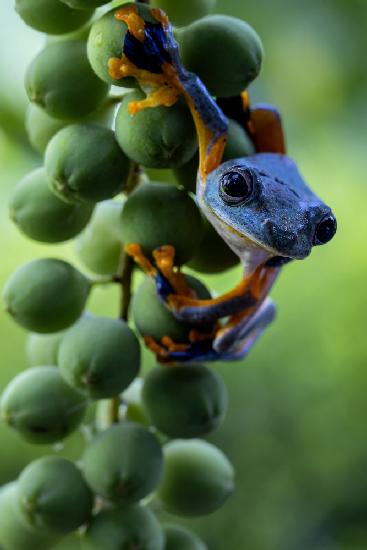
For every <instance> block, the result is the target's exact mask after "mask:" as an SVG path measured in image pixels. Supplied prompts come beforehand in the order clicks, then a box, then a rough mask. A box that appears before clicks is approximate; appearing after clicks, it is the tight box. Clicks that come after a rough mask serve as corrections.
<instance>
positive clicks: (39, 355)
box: [26, 330, 65, 367]
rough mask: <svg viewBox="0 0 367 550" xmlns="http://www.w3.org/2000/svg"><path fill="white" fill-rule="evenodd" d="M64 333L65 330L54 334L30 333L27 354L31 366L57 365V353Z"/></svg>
mask: <svg viewBox="0 0 367 550" xmlns="http://www.w3.org/2000/svg"><path fill="white" fill-rule="evenodd" d="M64 335H65V331H64V330H61V331H60V332H55V333H53V334H37V333H36V332H32V333H31V334H29V336H28V339H27V344H26V355H27V359H28V362H29V364H30V366H31V367H37V366H38V365H57V355H58V352H59V347H60V344H61V340H62V339H63V337H64Z"/></svg>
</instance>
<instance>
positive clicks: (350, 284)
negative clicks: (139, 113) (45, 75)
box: [0, 0, 367, 550]
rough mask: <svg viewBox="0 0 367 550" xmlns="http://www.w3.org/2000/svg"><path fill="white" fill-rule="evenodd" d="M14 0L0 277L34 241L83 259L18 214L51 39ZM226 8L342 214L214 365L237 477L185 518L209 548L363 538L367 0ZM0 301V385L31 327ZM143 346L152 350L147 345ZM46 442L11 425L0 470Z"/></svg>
mask: <svg viewBox="0 0 367 550" xmlns="http://www.w3.org/2000/svg"><path fill="white" fill-rule="evenodd" d="M176 1H181V0H176ZM12 4H13V2H12V1H11V0H4V1H3V2H1V4H0V21H1V28H2V29H1V37H2V40H1V41H2V47H1V49H0V167H1V168H0V169H1V173H0V183H1V185H0V199H1V200H0V210H1V215H0V235H1V250H2V254H1V261H0V278H1V285H2V284H3V282H4V281H5V279H6V278H7V277H8V276H9V274H10V273H11V272H12V271H13V270H14V269H15V268H16V267H17V266H18V265H19V264H20V263H22V262H25V261H26V260H29V259H31V258H34V257H44V256H48V255H52V256H55V257H69V258H70V259H72V260H73V261H76V258H75V254H74V251H73V247H72V245H59V246H54V247H52V248H51V247H48V246H45V245H38V244H35V243H33V242H31V241H28V240H26V239H25V238H24V237H22V236H21V235H20V234H19V233H18V232H17V230H16V229H15V228H14V226H13V225H12V224H11V223H10V221H9V220H8V217H7V202H8V198H9V195H10V193H11V191H12V189H13V187H14V185H15V183H16V181H17V180H18V179H19V177H20V176H22V175H23V174H24V173H26V172H27V171H28V170H29V169H30V167H32V166H35V165H39V164H40V162H41V161H40V159H39V158H37V157H36V156H35V155H34V154H32V152H31V150H30V148H29V146H28V144H27V140H26V137H25V133H24V128H23V122H22V117H23V114H24V109H25V106H26V99H25V94H24V91H23V84H22V81H23V74H24V70H25V67H26V66H27V64H28V63H29V61H30V60H31V59H32V57H33V56H34V54H35V53H36V52H37V51H38V50H39V49H40V47H41V46H42V44H43V43H44V37H43V36H42V35H41V34H39V33H36V32H35V31H32V30H31V29H29V28H27V27H26V26H25V25H24V24H23V23H22V22H21V20H20V19H19V18H18V17H17V16H16V14H15V13H14V11H13V5H12ZM216 11H217V12H219V13H220V12H221V13H226V14H232V15H236V16H239V17H243V18H244V19H246V20H247V21H248V22H249V23H250V24H252V25H253V26H254V27H255V29H256V30H257V31H258V32H259V34H260V36H261V38H262V39H263V43H264V47H265V53H266V57H265V62H264V66H263V71H262V74H261V76H260V78H259V79H258V80H257V82H256V84H255V85H253V86H252V98H253V100H255V101H266V102H269V103H274V104H276V105H277V106H278V107H279V108H280V110H281V111H282V113H283V117H284V124H285V128H286V131H287V137H288V149H289V154H290V155H291V156H292V157H294V158H295V159H296V160H297V162H298V164H299V166H300V169H301V171H302V172H303V174H304V175H305V177H306V179H307V181H309V182H310V183H311V184H312V187H313V188H314V190H315V191H316V192H317V193H318V194H319V195H320V196H321V197H322V198H323V199H324V200H325V201H326V202H327V203H328V204H330V205H331V206H332V208H333V210H334V213H335V215H336V217H337V219H338V226H339V228H338V233H337V235H336V237H335V238H334V240H333V241H332V242H331V243H330V244H329V245H327V246H326V247H319V248H317V249H315V250H314V251H313V253H312V255H311V257H310V258H309V259H307V260H305V261H302V262H295V263H294V264H291V265H289V266H287V267H286V268H285V269H284V272H283V273H282V275H281V277H280V279H279V281H278V283H277V285H276V287H275V289H274V291H273V297H274V299H275V301H276V302H277V304H278V318H277V321H276V322H275V323H274V324H273V325H272V327H271V328H270V329H269V330H268V332H267V333H266V334H265V335H264V337H263V338H262V339H261V341H260V342H259V343H258V344H257V346H256V347H255V349H254V350H253V351H252V352H251V354H250V356H249V357H248V358H247V359H246V360H245V361H241V362H238V363H227V364H224V365H218V367H217V368H218V370H219V371H220V373H221V374H222V376H223V378H224V379H225V381H226V383H227V385H228V388H229V392H230V409H229V413H228V416H227V419H226V422H225V424H224V425H223V427H222V428H221V429H220V430H219V432H218V433H217V434H215V435H214V436H213V437H211V438H210V439H211V440H213V441H215V442H216V443H217V444H218V445H219V446H220V447H221V448H222V449H223V450H224V451H225V452H226V454H227V455H228V456H229V458H230V459H231V461H232V462H233V464H234V466H235V469H236V472H237V488H236V492H235V494H234V496H233V497H232V498H231V499H230V500H229V501H228V503H227V504H226V506H225V507H224V508H223V509H222V510H220V511H219V512H217V513H216V514H214V515H211V516H209V517H207V518H204V519H201V520H195V521H192V522H190V523H189V524H190V525H191V526H193V527H194V528H195V529H196V530H198V531H199V532H200V533H201V534H202V536H203V537H204V538H205V540H206V541H207V543H208V545H209V548H210V549H211V550H227V549H235V550H242V549H243V550H247V549H248V550H313V549H315V550H316V549H318V550H321V549H322V550H346V549H348V550H349V549H353V550H357V549H358V550H362V549H365V548H367V426H366V418H367V416H366V413H367V399H366V395H367V369H366V367H367V361H366V359H367V336H366V316H367V313H366V312H367V293H366V288H365V285H366V278H367V276H366V273H367V254H366V236H367V231H366V229H367V222H366V219H367V216H366V207H367V184H366V168H367V161H366V158H367V154H366V113H367V106H366V105H367V103H366V97H367V70H366V57H365V52H366V46H367V32H366V20H367V2H366V1H365V0H329V1H326V0H325V1H319V0H309V1H308V2H304V1H301V0H257V1H256V2H246V1H243V0H218V2H217V7H216ZM239 277H240V271H239V270H233V271H231V272H229V273H227V274H225V275H223V276H220V277H208V278H207V280H208V281H209V282H210V284H211V287H212V288H213V289H215V290H216V291H218V292H220V291H223V290H225V289H228V288H230V287H231V286H232V285H234V284H235V283H236V282H237V281H238V279H239ZM116 301H117V296H116V294H115V290H107V289H106V288H102V289H98V290H96V291H95V293H94V295H93V297H92V299H91V301H90V309H91V310H92V311H96V312H101V313H102V312H103V313H107V314H111V315H115V314H116V309H117V306H116ZM0 315H1V317H0V330H1V346H0V353H1V362H0V365H1V366H0V390H2V389H3V388H4V387H5V385H6V384H7V382H8V381H9V380H10V379H11V378H12V377H14V375H15V374H16V373H17V372H19V371H20V370H22V369H24V368H25V367H26V366H27V364H26V360H25V354H24V342H25V336H26V335H25V333H24V331H23V330H22V329H21V328H19V327H17V326H16V325H15V324H14V323H13V322H12V321H11V320H10V319H9V318H8V317H7V316H6V315H5V313H4V311H3V310H2V311H1V314H0ZM145 358H146V361H145V363H146V365H149V363H151V362H152V359H151V357H150V356H149V355H148V354H145ZM82 439H83V436H82V435H81V434H77V435H76V436H73V437H72V438H71V439H70V440H69V441H68V442H67V443H66V444H65V445H64V446H59V447H58V448H57V449H55V451H57V452H60V453H62V454H65V455H66V456H71V457H75V458H77V457H78V455H79V449H80V445H81V443H82ZM44 452H52V449H50V448H46V449H44V448H37V447H34V446H31V445H29V444H25V443H23V442H21V441H20V439H19V438H18V437H17V435H16V434H13V433H12V431H11V430H10V429H8V428H6V427H4V426H0V483H4V482H6V481H8V480H11V479H13V478H14V477H15V476H16V475H17V473H18V472H19V470H20V469H21V468H22V467H23V466H24V465H25V464H26V463H27V462H28V461H29V460H30V459H31V458H32V457H35V456H37V455H40V454H42V453H44ZM364 525H365V526H366V528H365V529H364ZM59 548H61V546H60V547H59ZM62 548H64V549H72V548H74V543H73V542H72V541H71V540H70V541H68V542H64V543H63V544H62ZM106 549H107V547H106ZM107 550H108V549H107Z"/></svg>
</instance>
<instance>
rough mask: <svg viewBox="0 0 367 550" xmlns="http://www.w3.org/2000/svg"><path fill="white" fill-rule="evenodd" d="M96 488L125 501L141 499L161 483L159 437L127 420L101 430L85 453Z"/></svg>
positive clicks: (84, 465) (86, 469)
mask: <svg viewBox="0 0 367 550" xmlns="http://www.w3.org/2000/svg"><path fill="white" fill-rule="evenodd" d="M81 465H82V470H83V472H84V475H85V478H86V480H87V483H88V484H89V486H90V487H91V488H92V489H93V491H94V492H95V493H96V494H98V495H100V496H102V497H104V498H106V499H109V500H113V501H117V502H120V503H123V504H131V503H135V502H138V501H139V500H141V499H142V498H144V497H145V496H146V495H148V494H149V493H151V492H152V491H153V490H154V489H155V488H156V487H157V485H158V483H159V480H160V478H161V474H162V467H163V457H162V450H161V446H160V444H159V443H158V440H157V439H156V437H155V436H154V435H153V434H152V433H151V432H149V431H148V430H147V429H146V428H144V427H143V426H141V425H140V424H135V423H133V422H127V421H124V422H123V423H122V424H115V425H114V426H112V427H111V428H109V429H108V430H106V431H104V432H101V433H100V434H99V435H98V436H97V437H96V438H95V439H94V440H93V441H92V442H91V443H90V444H89V446H88V447H87V448H86V450H85V451H84V454H83V456H82V461H81Z"/></svg>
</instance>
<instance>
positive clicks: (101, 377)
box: [58, 317, 140, 399]
mask: <svg viewBox="0 0 367 550" xmlns="http://www.w3.org/2000/svg"><path fill="white" fill-rule="evenodd" d="M58 364H59V368H60V372H61V375H62V376H63V377H64V379H65V380H66V382H68V383H69V384H70V385H71V386H72V387H73V388H75V389H76V390H78V391H80V392H82V393H83V394H84V395H86V396H88V397H91V398H93V399H103V398H106V397H113V396H114V395H116V394H118V393H120V392H122V391H123V390H124V389H126V388H127V387H128V386H129V384H130V383H131V382H132V381H133V379H134V378H135V376H137V374H138V372H139V367H140V347H139V342H138V340H137V338H136V336H135V334H134V333H133V331H132V330H131V329H130V328H129V326H128V325H127V324H126V323H125V322H124V321H122V320H120V319H110V318H108V317H90V318H85V319H83V320H82V321H81V322H79V323H77V324H76V325H75V326H74V327H72V328H71V329H69V330H68V331H67V333H66V334H65V336H64V338H63V340H62V342H61V345H60V348H59V354H58Z"/></svg>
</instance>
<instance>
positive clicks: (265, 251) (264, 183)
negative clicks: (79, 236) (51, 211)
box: [109, 4, 337, 364]
mask: <svg viewBox="0 0 367 550" xmlns="http://www.w3.org/2000/svg"><path fill="white" fill-rule="evenodd" d="M150 12H151V16H152V18H151V20H150V21H149V22H147V21H144V20H143V18H142V17H140V15H139V10H138V8H137V6H136V5H134V4H126V5H124V6H123V7H122V8H121V9H119V10H117V12H116V13H115V17H116V18H117V19H119V20H121V21H124V22H125V23H126V25H127V28H128V30H127V33H126V35H125V38H124V43H123V55H122V57H121V58H111V59H110V60H109V70H110V74H111V76H112V77H113V78H122V77H125V76H133V77H135V78H136V79H137V80H138V82H139V84H140V86H141V87H142V88H143V89H144V90H145V91H146V98H145V99H143V100H141V101H138V102H131V104H129V112H130V113H131V114H132V115H134V114H135V113H136V112H139V110H141V109H146V108H155V107H156V106H159V105H164V106H166V107H170V106H171V105H174V104H175V102H176V101H177V100H178V99H179V98H180V97H181V96H183V97H184V98H185V100H186V102H187V105H188V107H189V109H190V111H191V114H192V117H193V120H194V123H195V126H196V131H197V136H198V143H199V166H198V173H197V186H196V201H197V204H198V206H199V207H200V209H201V211H202V213H203V214H204V216H205V217H206V218H207V219H208V221H209V222H210V223H211V224H212V225H213V227H214V229H215V230H216V231H217V232H218V234H219V235H220V236H221V237H222V238H223V240H224V241H225V242H226V243H227V244H228V246H229V247H230V248H231V249H232V250H233V251H234V252H235V254H236V255H237V256H238V258H239V260H240V262H241V264H242V267H243V278H242V279H241V281H240V282H239V284H238V285H237V286H236V287H235V288H234V289H232V290H230V291H228V292H226V293H224V294H222V295H221V296H218V297H215V298H211V299H207V300H201V299H198V298H197V296H196V295H195V293H194V291H193V290H192V289H191V288H190V287H189V286H188V284H187V282H186V279H185V277H184V275H183V273H182V272H181V269H180V268H178V267H177V266H176V265H175V250H174V248H173V247H172V246H171V245H169V244H166V245H162V246H160V247H159V248H158V249H156V250H155V251H154V252H153V255H152V256H153V257H152V258H147V257H146V256H145V255H144V254H143V252H142V249H141V247H140V245H139V243H135V244H130V245H128V246H127V247H126V249H125V250H126V253H127V254H128V255H130V256H131V257H132V258H133V259H134V260H135V262H137V264H139V265H140V267H142V269H143V270H144V271H145V272H146V273H147V274H148V275H149V277H151V278H152V280H153V281H154V284H155V287H156V292H157V294H158V296H159V298H160V299H161V300H162V302H163V303H164V305H165V306H166V307H167V308H168V309H169V311H170V312H171V313H173V315H174V316H175V317H176V318H177V319H178V320H180V321H183V322H186V323H190V324H191V325H192V326H193V327H194V328H193V330H191V331H190V334H189V337H188V341H187V342H185V343H179V344H178V343H176V342H174V341H172V340H171V339H170V338H169V337H167V336H166V337H164V338H162V340H161V341H160V342H157V341H155V340H154V339H153V338H151V337H148V336H146V337H145V338H144V340H145V343H146V345H147V346H148V347H149V348H150V349H151V350H152V351H153V352H154V353H155V355H156V358H157V360H158V361H159V362H161V363H172V364H176V363H177V364H181V363H197V362H208V361H219V360H220V361H233V360H240V359H243V358H244V357H246V356H247V354H248V353H249V351H250V350H251V349H252V347H253V346H254V344H255V342H256V341H257V340H258V339H259V337H260V336H261V335H262V334H263V332H264V331H265V329H266V328H267V327H268V326H269V325H270V324H271V322H272V321H273V320H274V318H275V315H276V308H275V305H274V303H273V301H272V300H271V298H270V297H269V293H270V291H271V289H272V287H273V285H274V283H275V281H276V280H277V278H278V276H279V274H280V272H281V271H282V269H283V267H284V266H285V265H286V264H288V263H290V262H292V261H297V260H303V259H304V258H306V257H308V256H309V255H310V253H311V251H312V249H313V247H314V246H319V245H324V244H326V243H328V242H329V241H330V240H331V239H332V238H333V237H334V235H335V233H336V230H337V221H336V218H335V216H334V214H333V212H332V210H331V208H330V207H329V206H328V205H326V204H325V203H324V202H323V201H322V200H321V199H320V198H318V197H317V195H316V194H315V193H314V192H313V191H312V190H311V188H310V187H309V185H308V184H307V183H306V181H305V179H304V178H303V176H302V175H301V173H300V171H299V170H298V168H297V165H296V163H295V162H294V160H292V159H291V158H290V157H289V156H288V155H287V153H286V145H285V136H284V131H283V125H282V120H281V116H280V113H279V112H278V110H277V109H276V108H275V107H273V106H270V105H266V104H260V105H255V106H254V107H252V106H251V103H250V97H249V92H248V91H247V90H244V91H243V92H242V93H241V94H240V96H239V97H235V98H229V99H227V100H225V101H220V100H218V101H216V100H215V99H214V98H213V97H212V96H211V95H210V93H209V92H208V90H207V89H206V87H205V85H204V84H203V82H202V81H201V80H200V78H199V77H198V76H197V75H195V74H194V73H192V72H190V71H187V70H186V69H185V67H184V66H183V64H182V61H181V59H180V54H179V48H178V45H177V43H176V41H175V38H174V33H173V29H172V25H171V24H170V21H169V19H168V17H167V15H166V14H165V13H164V12H163V11H162V10H159V9H156V8H152V9H151V10H150ZM152 21H153V22H152ZM226 112H230V114H231V117H233V116H234V117H235V118H237V120H238V121H241V123H242V124H243V127H244V129H245V130H246V131H247V132H248V134H249V136H250V138H251V139H252V141H253V144H254V148H255V154H253V155H250V156H247V157H244V158H238V159H233V160H229V161H226V162H221V160H222V155H223V150H224V147H225V143H226V137H227V131H228V118H227V116H226Z"/></svg>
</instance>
